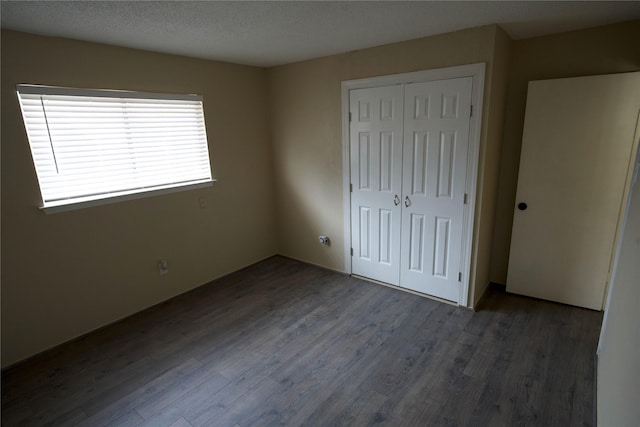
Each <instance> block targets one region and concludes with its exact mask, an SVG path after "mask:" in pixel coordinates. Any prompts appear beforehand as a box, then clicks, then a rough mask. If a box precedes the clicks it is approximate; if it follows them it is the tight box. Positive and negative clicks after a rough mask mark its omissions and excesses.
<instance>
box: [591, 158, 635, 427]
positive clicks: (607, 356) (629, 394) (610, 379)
mask: <svg viewBox="0 0 640 427" xmlns="http://www.w3.org/2000/svg"><path fill="white" fill-rule="evenodd" d="M636 167H639V168H640V163H638V164H637V166H636ZM638 260H640V180H638V181H637V182H636V184H635V186H634V187H633V188H632V195H631V198H630V200H629V207H628V211H627V215H626V224H625V228H624V231H623V233H622V241H621V245H620V250H619V252H618V260H617V268H616V269H615V273H614V277H613V283H612V286H611V295H610V297H609V301H608V306H607V307H606V315H605V320H604V324H603V331H602V335H601V336H600V343H599V349H598V381H597V387H598V391H597V405H598V406H597V407H598V411H597V414H598V426H602V427H616V426H632V425H638V422H640V406H639V405H638V396H640V364H639V363H638V361H640V346H638V343H639V342H640V313H639V312H638V302H640V286H638V278H640V264H639V263H638Z"/></svg>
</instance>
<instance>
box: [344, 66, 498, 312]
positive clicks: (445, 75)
mask: <svg viewBox="0 0 640 427" xmlns="http://www.w3.org/2000/svg"><path fill="white" fill-rule="evenodd" d="M485 68H486V65H485V64H484V63H476V64H468V65H459V66H455V67H447V68H436V69H433V70H425V71H416V72H412V73H402V74H391V75H386V76H379V77H368V78H363V79H355V80H344V81H342V82H341V92H342V192H343V206H344V207H343V221H344V266H345V272H346V273H348V274H352V265H351V248H352V247H353V246H352V242H351V189H350V184H351V169H350V164H351V157H350V150H349V92H350V91H351V90H353V89H367V88H375V87H380V86H392V85H398V84H407V83H420V82H428V81H434V80H446V79H455V78H460V77H471V78H472V89H471V106H472V112H473V114H472V116H471V119H470V123H469V152H468V156H467V177H466V183H465V193H466V194H467V195H468V199H467V201H468V202H467V204H466V205H464V212H463V224H462V246H461V247H462V254H461V257H460V259H461V266H460V269H461V271H462V282H461V285H460V294H459V296H458V301H457V302H458V305H462V306H468V305H469V303H468V300H469V284H470V280H469V279H470V272H471V251H472V247H473V239H472V237H473V225H474V217H475V207H476V187H477V182H478V162H479V158H480V134H481V128H482V110H483V108H482V107H483V105H482V104H483V95H484V76H485Z"/></svg>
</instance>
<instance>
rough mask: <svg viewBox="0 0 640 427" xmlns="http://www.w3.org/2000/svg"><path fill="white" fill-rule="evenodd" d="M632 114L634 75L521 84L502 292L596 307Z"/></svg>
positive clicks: (637, 94)
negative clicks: (518, 148)
mask: <svg viewBox="0 0 640 427" xmlns="http://www.w3.org/2000/svg"><path fill="white" fill-rule="evenodd" d="M639 109H640V73H625V74H614V75H602V76H590V77H578V78H570V79H555V80H544V81H534V82H530V83H529V92H528V94H527V109H526V116H525V123H524V132H523V140H522V152H521V158H520V172H519V177H518V189H517V196H516V197H517V201H516V203H517V204H518V205H519V206H516V210H515V214H514V221H513V232H512V237H511V252H510V255H509V270H508V274H507V290H508V291H509V292H514V293H518V294H523V295H528V296H533V297H537V298H543V299H548V300H552V301H557V302H561V303H566V304H571V305H577V306H581V307H587V308H591V309H595V310H601V309H602V304H603V299H604V294H605V289H606V284H607V280H608V276H609V266H610V263H611V256H612V250H613V246H614V241H615V235H616V229H617V226H618V219H619V216H620V209H621V204H622V200H623V195H624V189H625V182H626V180H627V176H628V171H629V165H630V157H631V153H632V149H633V146H634V132H635V130H636V122H637V119H638V111H639ZM636 138H637V136H636ZM524 204H526V206H525V205H524ZM520 209H522V210H520Z"/></svg>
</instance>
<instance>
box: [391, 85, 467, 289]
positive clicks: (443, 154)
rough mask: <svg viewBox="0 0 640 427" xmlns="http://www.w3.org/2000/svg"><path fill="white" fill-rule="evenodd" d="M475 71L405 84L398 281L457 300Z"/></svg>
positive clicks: (412, 287) (407, 285) (408, 286)
mask: <svg viewBox="0 0 640 427" xmlns="http://www.w3.org/2000/svg"><path fill="white" fill-rule="evenodd" d="M471 87H472V79H471V77H467V78H460V79H450V80H439V81H434V82H425V83H412V84H408V85H406V88H405V103H404V105H405V114H404V154H403V163H402V170H403V178H402V189H403V206H404V208H403V213H402V238H401V247H402V260H401V263H400V267H401V269H400V285H401V286H403V287H406V288H409V289H412V290H415V291H418V292H422V293H425V294H429V295H434V296H437V297H440V298H444V299H447V300H451V301H458V296H459V292H460V281H459V280H460V275H461V274H462V273H461V271H462V269H461V267H460V260H461V255H462V229H463V212H464V202H465V187H466V168H467V152H468V148H469V121H470V112H471V111H470V110H471Z"/></svg>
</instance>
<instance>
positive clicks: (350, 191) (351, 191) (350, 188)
mask: <svg viewBox="0 0 640 427" xmlns="http://www.w3.org/2000/svg"><path fill="white" fill-rule="evenodd" d="M349 193H353V184H349Z"/></svg>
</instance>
